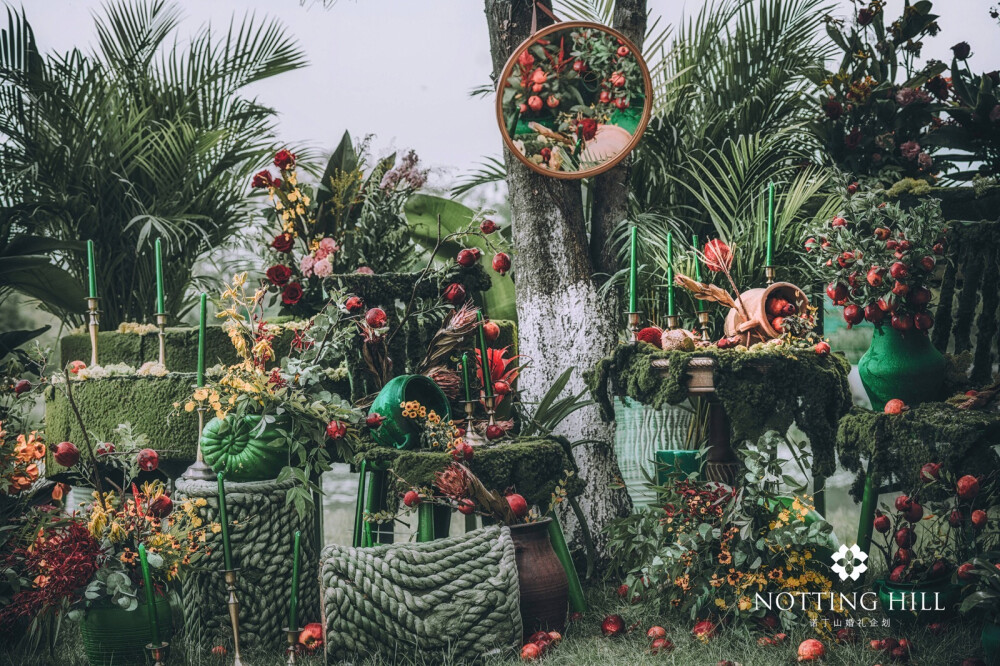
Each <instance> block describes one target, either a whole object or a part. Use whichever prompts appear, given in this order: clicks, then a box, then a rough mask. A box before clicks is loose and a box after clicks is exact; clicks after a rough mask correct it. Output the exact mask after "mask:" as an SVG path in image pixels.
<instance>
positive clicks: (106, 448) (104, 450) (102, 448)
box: [94, 442, 115, 456]
mask: <svg viewBox="0 0 1000 666" xmlns="http://www.w3.org/2000/svg"><path fill="white" fill-rule="evenodd" d="M114 452H115V445H114V444H112V443H111V442H101V443H99V444H98V445H97V446H95V447H94V453H96V454H97V455H98V456H107V455H111V454H112V453H114Z"/></svg>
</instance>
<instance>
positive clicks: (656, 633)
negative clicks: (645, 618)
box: [646, 626, 667, 640]
mask: <svg viewBox="0 0 1000 666" xmlns="http://www.w3.org/2000/svg"><path fill="white" fill-rule="evenodd" d="M646 636H647V637H648V638H650V639H652V640H656V639H657V638H666V637H667V630H666V629H664V628H663V627H660V626H654V627H650V628H649V631H647V632H646Z"/></svg>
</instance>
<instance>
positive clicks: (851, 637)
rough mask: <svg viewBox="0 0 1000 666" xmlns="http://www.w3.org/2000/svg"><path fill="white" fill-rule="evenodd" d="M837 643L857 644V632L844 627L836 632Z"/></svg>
mask: <svg viewBox="0 0 1000 666" xmlns="http://www.w3.org/2000/svg"><path fill="white" fill-rule="evenodd" d="M837 642H838V643H857V642H858V632H857V631H855V630H854V629H851V628H850V627H844V628H842V629H838V630H837Z"/></svg>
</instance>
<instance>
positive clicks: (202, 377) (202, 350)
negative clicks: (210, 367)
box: [198, 292, 208, 386]
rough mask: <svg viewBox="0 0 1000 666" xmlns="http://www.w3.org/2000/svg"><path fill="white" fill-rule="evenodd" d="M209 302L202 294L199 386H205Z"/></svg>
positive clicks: (199, 329) (199, 321)
mask: <svg viewBox="0 0 1000 666" xmlns="http://www.w3.org/2000/svg"><path fill="white" fill-rule="evenodd" d="M207 301H208V296H206V295H205V292H202V294H201V303H200V304H199V307H200V309H199V315H198V386H204V385H205V312H206V310H207V308H208V306H207Z"/></svg>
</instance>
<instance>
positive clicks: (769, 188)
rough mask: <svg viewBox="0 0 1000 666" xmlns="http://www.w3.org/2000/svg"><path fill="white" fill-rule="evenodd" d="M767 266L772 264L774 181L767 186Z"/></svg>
mask: <svg viewBox="0 0 1000 666" xmlns="http://www.w3.org/2000/svg"><path fill="white" fill-rule="evenodd" d="M765 265H767V266H773V265H774V183H773V182H772V183H769V184H768V186H767V262H766V264H765Z"/></svg>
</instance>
